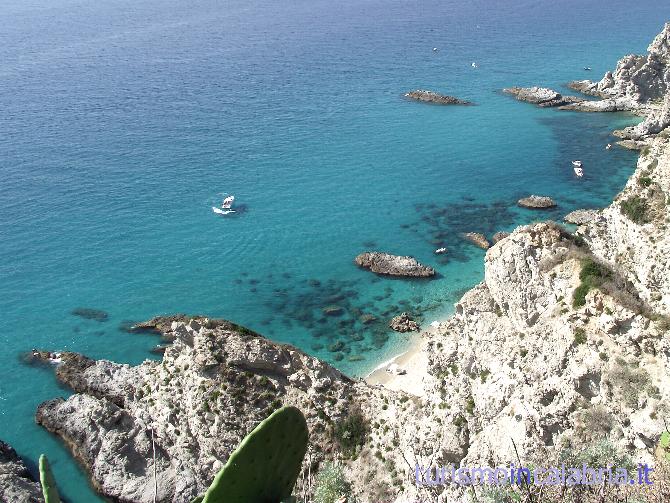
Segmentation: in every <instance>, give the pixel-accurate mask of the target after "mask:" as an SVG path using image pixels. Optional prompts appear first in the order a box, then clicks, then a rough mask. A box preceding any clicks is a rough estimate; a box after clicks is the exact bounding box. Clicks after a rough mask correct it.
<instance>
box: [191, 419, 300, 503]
mask: <svg viewBox="0 0 670 503" xmlns="http://www.w3.org/2000/svg"><path fill="white" fill-rule="evenodd" d="M307 439H308V432H307V422H306V421H305V416H303V415H302V412H300V411H299V410H298V409H296V408H295V407H282V408H281V409H278V410H276V411H275V412H273V413H272V414H271V415H270V416H269V417H268V418H267V419H265V420H264V421H262V422H261V423H260V424H259V425H258V426H256V428H255V429H254V430H253V431H252V432H251V433H249V434H248V435H247V436H246V437H245V439H244V440H242V442H241V443H240V445H239V446H238V447H237V449H235V451H234V452H233V453H232V454H231V455H230V458H229V459H228V462H227V463H226V465H225V466H224V467H223V468H222V469H221V471H220V472H219V473H218V474H217V475H216V477H215V478H214V482H212V485H211V486H210V487H209V489H208V490H207V492H206V493H205V496H204V498H203V500H202V503H279V502H281V501H284V500H287V501H289V498H290V496H291V491H292V490H293V486H294V485H295V482H296V480H297V479H298V475H299V473H300V467H301V466H302V460H303V458H304V457H305V453H306V452H307Z"/></svg>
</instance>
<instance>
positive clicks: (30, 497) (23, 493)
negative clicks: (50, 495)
mask: <svg viewBox="0 0 670 503" xmlns="http://www.w3.org/2000/svg"><path fill="white" fill-rule="evenodd" d="M19 501H20V502H21V503H42V488H41V487H40V484H39V482H37V481H36V480H35V479H34V478H33V477H32V476H31V475H30V472H28V469H27V468H26V465H25V464H24V462H23V460H22V459H21V458H20V457H19V456H18V454H16V451H15V450H14V449H12V447H11V446H10V445H8V444H6V443H4V442H3V441H1V440H0V502H6V503H15V502H19Z"/></svg>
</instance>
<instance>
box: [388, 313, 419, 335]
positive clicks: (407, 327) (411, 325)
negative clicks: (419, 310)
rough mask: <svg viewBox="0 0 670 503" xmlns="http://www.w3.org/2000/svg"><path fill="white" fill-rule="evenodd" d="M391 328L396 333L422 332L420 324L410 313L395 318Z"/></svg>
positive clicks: (391, 322)
mask: <svg viewBox="0 0 670 503" xmlns="http://www.w3.org/2000/svg"><path fill="white" fill-rule="evenodd" d="M389 327H391V329H392V330H395V331H396V332H403V333H404V332H418V331H419V330H420V327H419V324H418V323H417V322H416V321H414V320H413V319H412V318H411V316H410V315H409V314H408V313H400V314H399V315H398V316H396V317H394V318H393V319H392V320H391V321H390V323H389Z"/></svg>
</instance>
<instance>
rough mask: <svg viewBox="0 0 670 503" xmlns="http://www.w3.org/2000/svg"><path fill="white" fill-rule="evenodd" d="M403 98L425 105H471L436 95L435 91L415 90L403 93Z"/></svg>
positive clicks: (456, 99)
mask: <svg viewBox="0 0 670 503" xmlns="http://www.w3.org/2000/svg"><path fill="white" fill-rule="evenodd" d="M405 98H409V99H411V100H415V101H423V102H425V103H435V104H437V105H472V104H473V103H472V102H470V101H466V100H461V99H458V98H454V97H453V96H447V95H446V94H440V93H436V92H435V91H426V90H424V89H417V90H415V91H410V92H408V93H405Z"/></svg>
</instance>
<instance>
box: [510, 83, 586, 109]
mask: <svg viewBox="0 0 670 503" xmlns="http://www.w3.org/2000/svg"><path fill="white" fill-rule="evenodd" d="M503 92H504V93H507V94H511V95H512V96H514V97H515V98H516V99H517V100H519V101H525V102H526V103H532V104H533V105H537V106H539V107H543V108H549V107H560V106H565V105H570V104H572V103H577V102H580V101H584V100H583V99H582V98H578V97H576V96H563V95H562V94H561V93H559V92H556V91H554V90H553V89H548V88H546V87H509V88H507V89H503Z"/></svg>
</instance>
